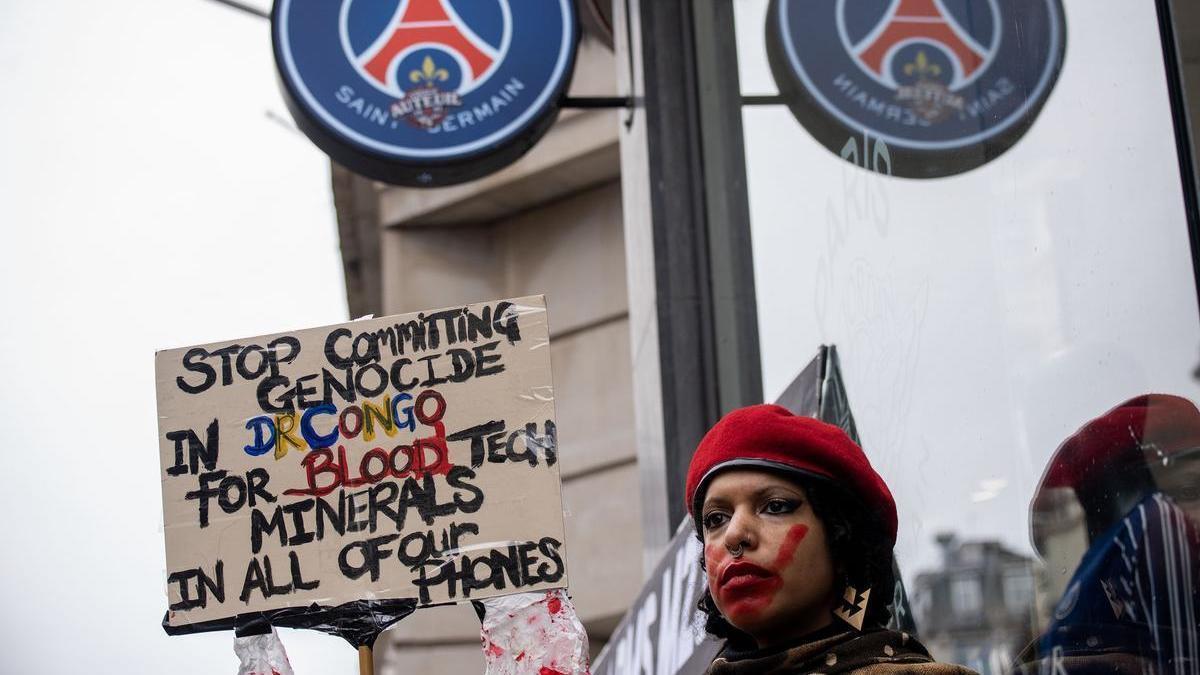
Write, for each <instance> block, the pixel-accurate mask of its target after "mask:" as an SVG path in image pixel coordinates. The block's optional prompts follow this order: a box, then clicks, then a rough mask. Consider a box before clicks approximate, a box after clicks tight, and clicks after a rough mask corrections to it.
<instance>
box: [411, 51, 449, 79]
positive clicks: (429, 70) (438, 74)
mask: <svg viewBox="0 0 1200 675" xmlns="http://www.w3.org/2000/svg"><path fill="white" fill-rule="evenodd" d="M408 79H409V81H411V82H413V83H416V82H424V83H425V84H433V83H434V82H437V81H439V80H440V81H442V82H445V81H446V80H448V79H450V73H448V72H446V69H445V68H438V67H437V66H436V65H434V63H433V58H432V57H429V56H426V57H425V61H424V62H422V63H421V69H420V70H414V71H412V72H410V73H409V74H408Z"/></svg>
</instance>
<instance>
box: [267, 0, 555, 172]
mask: <svg viewBox="0 0 1200 675" xmlns="http://www.w3.org/2000/svg"><path fill="white" fill-rule="evenodd" d="M272 35H273V41H274V47H275V56H276V63H277V66H278V70H279V74H280V79H281V82H282V89H283V93H284V98H285V101H286V102H287V104H288V107H289V109H290V110H291V111H292V114H293V116H294V117H295V118H296V121H297V124H298V125H299V126H300V128H301V129H302V130H303V131H304V132H305V134H307V135H308V136H309V138H311V139H312V140H313V141H314V142H315V143H316V144H317V145H318V146H320V147H321V149H323V150H325V151H326V152H327V153H328V154H329V155H330V156H331V157H333V158H334V159H335V160H337V161H339V162H341V163H343V164H345V165H347V166H349V167H350V168H352V169H354V170H356V171H358V172H359V173H362V174H364V175H367V176H370V177H372V178H376V179H379V180H385V181H388V182H392V183H397V184H402V185H425V186H427V185H446V184H450V183H456V182H461V181H464V180H469V179H471V178H476V177H478V176H481V175H483V174H485V173H488V172H490V171H494V170H495V169H497V168H499V167H501V166H504V165H505V164H508V163H509V162H511V161H513V160H515V159H516V158H517V157H519V156H520V155H521V154H523V153H524V152H525V151H526V150H528V149H529V147H531V146H532V145H533V143H534V142H536V140H537V138H538V137H539V136H540V135H541V134H542V133H544V132H545V131H546V130H547V129H548V128H549V126H550V124H551V123H552V122H553V119H554V116H555V114H556V113H557V110H558V99H559V98H560V97H561V95H562V94H563V92H564V91H565V90H566V86H567V84H568V83H569V81H570V76H571V71H572V69H573V66H574V58H575V46H576V42H577V35H578V31H577V27H576V18H575V13H574V7H573V5H572V3H571V0H547V1H546V2H539V3H536V5H535V4H532V3H520V2H512V1H511V0H340V1H337V0H277V1H276V3H275V8H274V11H273V13H272Z"/></svg>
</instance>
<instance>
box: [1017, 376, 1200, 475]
mask: <svg viewBox="0 0 1200 675" xmlns="http://www.w3.org/2000/svg"><path fill="white" fill-rule="evenodd" d="M1197 447H1200V410H1197V409H1196V405H1195V404H1194V403H1192V402H1191V401H1189V400H1187V399H1186V398H1181V397H1179V396H1171V395H1170V394H1145V395H1143V396H1138V397H1137V398H1132V399H1130V400H1128V401H1126V402H1124V403H1122V404H1121V405H1119V406H1117V407H1115V408H1113V409H1112V410H1110V411H1108V412H1106V413H1104V414H1103V415H1101V416H1100V417H1097V418H1096V419H1094V420H1092V421H1091V422H1088V423H1087V424H1085V425H1083V427H1082V428H1081V429H1080V430H1079V431H1076V432H1075V434H1074V435H1073V436H1071V437H1070V438H1068V439H1067V440H1065V441H1063V444H1062V445H1060V446H1058V450H1056V451H1055V452H1054V456H1053V457H1051V458H1050V464H1049V465H1048V466H1047V467H1046V473H1045V475H1044V476H1043V477H1042V484H1041V486H1039V487H1038V494H1040V493H1041V491H1042V490H1043V489H1046V488H1059V487H1072V488H1073V487H1076V486H1079V485H1082V484H1084V483H1087V482H1088V481H1089V480H1091V479H1092V478H1094V477H1098V476H1101V475H1104V474H1105V473H1108V472H1112V471H1120V470H1121V468H1122V467H1127V466H1130V465H1133V464H1148V463H1150V462H1155V461H1158V462H1161V461H1162V460H1164V459H1166V458H1167V457H1170V456H1171V455H1173V454H1175V453H1177V452H1179V451H1181V450H1187V449H1191V448H1197Z"/></svg>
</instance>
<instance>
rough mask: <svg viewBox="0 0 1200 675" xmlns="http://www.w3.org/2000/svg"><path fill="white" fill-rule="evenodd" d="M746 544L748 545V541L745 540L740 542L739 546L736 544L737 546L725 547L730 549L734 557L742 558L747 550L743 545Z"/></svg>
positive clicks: (730, 553)
mask: <svg viewBox="0 0 1200 675" xmlns="http://www.w3.org/2000/svg"><path fill="white" fill-rule="evenodd" d="M745 545H746V542H744V541H743V542H740V543H739V544H738V545H737V546H735V547H733V548H729V547H728V546H726V547H725V549H726V550H727V551H729V555H731V556H733V557H735V558H740V557H742V554H744V553H745V552H746V551H745V550H744V549H743V547H744V546H745Z"/></svg>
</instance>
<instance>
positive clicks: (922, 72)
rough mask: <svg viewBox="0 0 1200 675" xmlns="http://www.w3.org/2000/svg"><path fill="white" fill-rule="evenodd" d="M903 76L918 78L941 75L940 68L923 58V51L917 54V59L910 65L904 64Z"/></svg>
mask: <svg viewBox="0 0 1200 675" xmlns="http://www.w3.org/2000/svg"><path fill="white" fill-rule="evenodd" d="M904 74H905V75H916V76H917V77H919V78H925V77H937V76H938V75H941V74H942V67H941V66H939V65H938V64H936V63H933V62H931V61H930V60H929V57H927V56H925V50H924V49H922V50H920V51H918V52H917V58H916V60H914V61H913V62H912V63H906V64H904Z"/></svg>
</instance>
